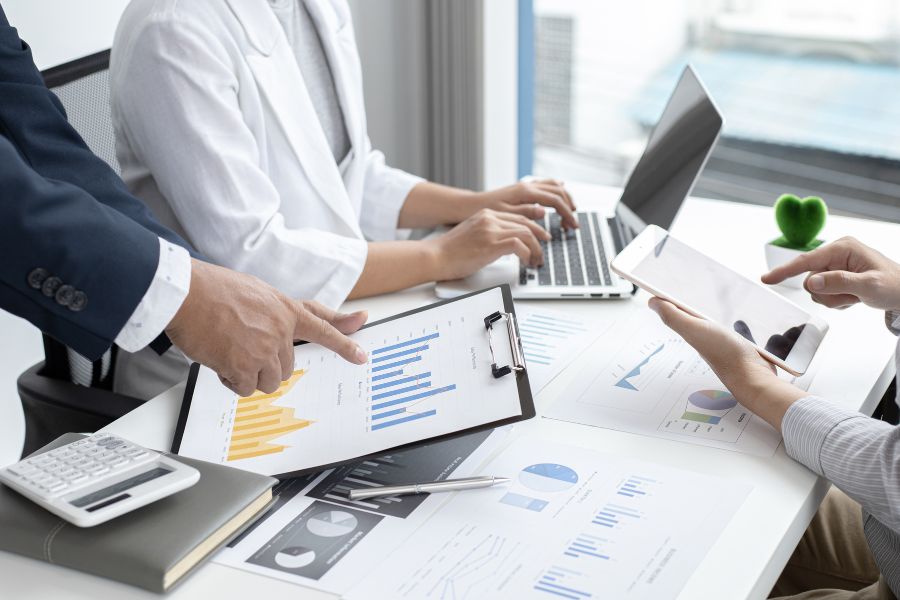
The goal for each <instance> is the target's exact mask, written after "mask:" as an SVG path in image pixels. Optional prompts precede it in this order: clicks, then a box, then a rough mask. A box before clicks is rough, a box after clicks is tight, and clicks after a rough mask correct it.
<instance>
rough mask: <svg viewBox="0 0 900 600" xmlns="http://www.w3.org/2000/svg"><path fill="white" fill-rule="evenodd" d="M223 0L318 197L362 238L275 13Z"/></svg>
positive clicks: (241, 0) (261, 3)
mask: <svg viewBox="0 0 900 600" xmlns="http://www.w3.org/2000/svg"><path fill="white" fill-rule="evenodd" d="M227 1H228V4H229V6H230V7H231V10H232V12H233V13H234V14H235V16H236V17H237V18H238V20H239V21H240V22H241V24H242V26H243V27H244V30H245V32H246V34H247V37H248V40H249V41H250V44H251V45H252V46H253V47H254V48H255V49H256V50H257V51H258V52H259V55H249V56H247V57H246V58H247V62H248V64H249V65H250V69H251V71H253V77H254V79H255V80H256V83H257V85H258V86H259V88H260V90H261V91H262V94H263V96H264V97H265V98H266V100H267V101H268V102H269V104H270V105H271V109H272V113H273V114H274V115H275V118H276V119H277V120H278V123H279V124H280V125H281V127H282V129H283V132H284V135H285V138H286V139H287V141H288V143H289V145H290V147H291V149H292V150H293V152H294V154H295V155H296V157H297V160H298V161H299V162H300V165H301V167H302V168H303V172H304V173H305V175H306V177H307V178H308V179H309V181H310V182H311V183H312V185H313V187H314V188H315V189H316V191H317V192H318V194H319V197H320V199H321V201H322V202H323V203H324V204H325V205H327V206H328V207H329V208H330V209H331V210H333V211H334V212H335V214H336V215H337V216H338V217H340V219H341V220H342V221H343V222H344V223H345V224H346V225H347V226H348V227H349V228H350V230H351V231H353V232H354V233H355V234H356V235H358V236H360V237H362V232H361V230H360V227H359V219H358V217H357V214H356V211H355V210H354V209H353V206H352V204H351V202H350V198H349V196H348V195H347V190H346V188H345V187H344V182H343V179H342V177H341V173H340V170H339V169H338V166H337V164H335V161H334V158H333V156H332V154H331V150H330V148H329V146H328V140H326V139H325V133H324V131H323V130H322V126H321V125H320V124H319V119H318V115H317V114H316V111H315V108H314V107H313V104H312V100H310V97H309V92H308V91H307V89H306V84H305V83H304V82H303V77H302V76H301V74H300V69H299V67H298V66H297V61H296V59H295V57H294V53H293V50H292V49H291V47H290V45H289V44H288V41H287V37H286V36H285V34H284V30H283V29H282V27H281V24H280V23H279V22H278V19H277V17H276V16H275V15H274V14H273V13H272V11H271V9H270V8H269V6H268V5H267V3H266V2H265V0H227Z"/></svg>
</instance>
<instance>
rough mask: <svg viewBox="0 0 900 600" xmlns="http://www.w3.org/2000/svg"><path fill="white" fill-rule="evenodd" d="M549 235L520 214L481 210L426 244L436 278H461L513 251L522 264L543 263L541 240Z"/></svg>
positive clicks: (536, 264)
mask: <svg viewBox="0 0 900 600" xmlns="http://www.w3.org/2000/svg"><path fill="white" fill-rule="evenodd" d="M549 239H550V234H549V233H547V231H546V230H544V229H543V228H542V227H540V226H539V225H537V224H536V223H535V222H534V221H532V220H531V219H527V218H525V217H523V216H521V215H514V214H510V213H500V212H496V211H493V210H489V209H484V210H481V211H479V212H478V213H476V214H475V215H473V216H471V217H469V218H468V219H466V220H465V221H463V222H462V223H460V224H459V225H457V226H456V227H454V228H453V229H451V230H450V231H448V232H447V233H445V234H444V235H442V236H441V237H439V238H436V239H434V240H429V241H428V243H429V244H430V247H431V248H432V249H433V251H434V260H435V264H436V266H437V273H438V274H439V276H438V279H439V280H440V281H447V280H451V279H462V278H463V277H467V276H469V275H471V274H472V273H475V272H476V271H478V270H479V269H481V268H482V267H484V266H486V265H489V264H490V263H492V262H494V261H495V260H497V259H498V258H500V257H501V256H505V255H507V254H515V255H516V256H518V257H519V260H520V261H522V262H523V263H524V264H527V265H531V266H538V265H540V264H542V263H543V260H544V255H543V251H542V250H541V240H542V241H546V240H549Z"/></svg>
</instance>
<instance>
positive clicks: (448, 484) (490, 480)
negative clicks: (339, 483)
mask: <svg viewBox="0 0 900 600" xmlns="http://www.w3.org/2000/svg"><path fill="white" fill-rule="evenodd" d="M508 481H509V478H508V477H493V476H490V475H488V476H484V477H466V478H463V479H447V480H444V481H433V482H429V483H410V484H408V485H385V486H381V487H373V488H365V489H361V490H350V492H349V493H348V496H349V498H350V499H351V500H365V499H366V498H377V497H379V496H401V495H407V494H424V493H426V492H455V491H457V490H474V489H477V488H486V487H491V486H492V485H497V484H500V483H507V482H508Z"/></svg>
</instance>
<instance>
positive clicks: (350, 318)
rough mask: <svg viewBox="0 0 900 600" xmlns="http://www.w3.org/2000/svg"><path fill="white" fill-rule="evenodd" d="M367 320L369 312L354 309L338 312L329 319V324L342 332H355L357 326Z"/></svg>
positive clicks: (360, 325)
mask: <svg viewBox="0 0 900 600" xmlns="http://www.w3.org/2000/svg"><path fill="white" fill-rule="evenodd" d="M368 320H369V314H368V313H367V312H366V311H364V310H359V311H356V312H355V313H349V314H338V315H336V316H335V317H334V319H333V320H332V321H331V324H332V325H334V327H335V328H336V329H337V330H338V331H340V332H341V333H343V334H350V333H356V332H357V331H359V328H360V327H362V326H363V325H365V324H366V321H368Z"/></svg>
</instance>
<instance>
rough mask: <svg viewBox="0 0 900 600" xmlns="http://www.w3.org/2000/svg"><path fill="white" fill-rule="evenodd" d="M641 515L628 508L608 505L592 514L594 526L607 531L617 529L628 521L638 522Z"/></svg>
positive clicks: (639, 512)
mask: <svg viewBox="0 0 900 600" xmlns="http://www.w3.org/2000/svg"><path fill="white" fill-rule="evenodd" d="M641 517H642V513H641V511H639V510H635V509H633V508H630V507H628V506H623V505H621V504H614V503H608V504H606V505H604V506H603V508H601V509H600V510H598V511H597V512H596V513H595V514H594V520H593V523H594V525H599V526H600V527H605V528H607V529H618V528H619V527H620V526H621V525H622V524H623V523H627V522H628V521H629V520H639V519H640V518H641Z"/></svg>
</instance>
